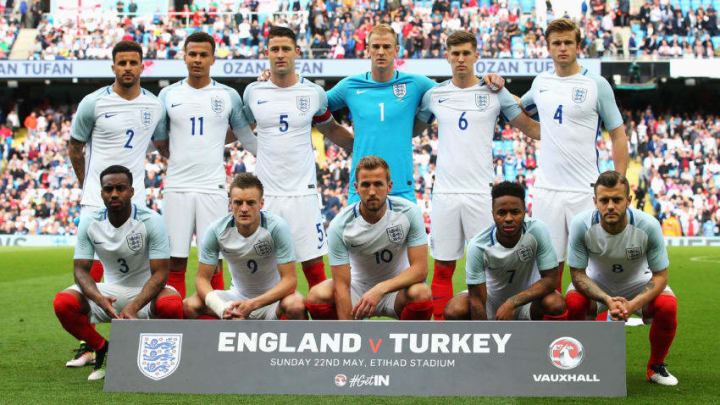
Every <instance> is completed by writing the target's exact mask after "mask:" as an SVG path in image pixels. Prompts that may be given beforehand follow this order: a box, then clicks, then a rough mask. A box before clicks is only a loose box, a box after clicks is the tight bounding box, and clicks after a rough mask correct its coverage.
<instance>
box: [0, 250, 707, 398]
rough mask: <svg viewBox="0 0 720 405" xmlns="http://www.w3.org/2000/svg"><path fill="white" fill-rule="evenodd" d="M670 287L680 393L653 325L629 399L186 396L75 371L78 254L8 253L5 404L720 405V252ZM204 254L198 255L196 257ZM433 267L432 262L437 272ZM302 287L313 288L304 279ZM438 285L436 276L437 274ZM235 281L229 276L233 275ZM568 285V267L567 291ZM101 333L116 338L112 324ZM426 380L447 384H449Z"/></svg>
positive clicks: (634, 342)
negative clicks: (66, 312)
mask: <svg viewBox="0 0 720 405" xmlns="http://www.w3.org/2000/svg"><path fill="white" fill-rule="evenodd" d="M669 252H670V261H671V267H670V285H671V286H672V288H673V290H674V291H675V294H676V295H677V296H678V302H679V308H678V324H679V326H678V332H677V336H676V338H675V341H674V343H673V346H672V348H671V349H670V354H669V356H668V358H667V362H668V365H669V366H668V368H669V369H670V371H671V372H672V373H673V374H674V375H675V376H677V377H678V379H679V380H680V384H679V385H678V386H676V387H660V386H655V385H652V384H649V383H647V382H645V363H646V361H647V358H648V355H649V342H648V327H644V326H639V327H628V328H626V331H627V390H628V398H627V400H617V399H612V400H610V399H578V398H574V399H573V398H566V399H563V398H460V397H450V398H411V397H399V398H396V397H370V396H364V397H334V396H299V395H298V396H293V395H256V396H249V395H185V394H143V393H138V394H127V393H105V392H103V391H102V382H89V381H87V376H88V374H89V373H90V371H91V368H90V367H84V368H81V369H68V368H65V366H64V365H65V362H66V361H67V360H68V359H70V358H71V357H72V354H73V353H72V350H73V349H75V347H76V346H77V342H76V340H75V339H74V338H73V337H72V336H70V335H69V334H68V333H67V332H65V331H64V330H63V329H62V327H61V326H60V324H59V322H58V321H57V319H56V318H55V314H54V312H53V309H52V300H53V297H54V296H55V293H57V292H58V291H60V290H62V289H64V288H65V287H67V286H69V285H70V284H72V282H73V278H72V249H71V248H11V247H4V248H0V291H2V293H0V325H1V326H0V404H25V403H41V404H55V403H73V404H94V403H101V404H106V403H125V404H127V403H131V404H135V403H148V404H165V403H168V404H169V403H172V404H176V403H197V402H201V401H202V402H208V403H213V404H220V403H234V404H237V403H262V404H268V403H292V404H296V403H312V404H317V403H341V402H342V403H362V404H375V403H392V404H426V403H441V402H442V403H447V402H456V403H462V404H467V403H492V404H500V403H505V404H526V403H528V404H535V403H552V404H557V403H608V404H610V403H612V404H615V403H623V402H627V403H633V404H637V403H654V404H657V403H665V404H681V403H687V404H691V403H692V404H710V403H720V367H719V364H718V363H719V362H718V360H720V344H718V343H717V337H716V335H715V333H717V332H718V331H719V330H720V317H718V314H717V308H718V307H720V294H718V291H717V290H716V288H717V287H718V286H719V285H720V249H718V248H709V247H671V248H669ZM192 256H195V257H196V252H195V250H193V252H192V253H191V257H192ZM196 265H197V261H196V260H192V259H191V260H190V263H189V268H188V277H187V280H188V293H191V292H192V291H193V290H194V286H193V279H194V278H193V277H194V273H195V269H196ZM463 268H464V266H463V264H462V263H459V265H458V270H457V271H456V273H455V277H454V285H455V289H456V291H457V290H460V289H464V288H465V286H464V271H463ZM430 269H431V271H432V263H431V267H430ZM298 274H299V277H298V280H299V281H298V290H299V291H300V292H302V293H306V292H307V284H306V282H305V279H304V277H302V275H301V273H298ZM428 279H431V277H428ZM225 280H226V283H227V282H228V281H229V275H228V274H227V271H226V275H225ZM567 283H568V274H567V271H566V272H565V274H564V283H563V284H564V285H565V286H566V285H567ZM98 330H99V331H100V332H101V333H102V334H103V335H104V336H106V337H107V336H109V325H100V326H99V327H98ZM418 383H425V384H427V383H430V384H442V380H436V381H424V382H418Z"/></svg>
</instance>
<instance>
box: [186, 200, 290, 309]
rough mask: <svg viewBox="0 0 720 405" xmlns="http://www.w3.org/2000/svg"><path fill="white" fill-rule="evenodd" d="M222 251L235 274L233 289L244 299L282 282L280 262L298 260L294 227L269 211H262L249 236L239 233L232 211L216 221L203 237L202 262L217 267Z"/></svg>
mask: <svg viewBox="0 0 720 405" xmlns="http://www.w3.org/2000/svg"><path fill="white" fill-rule="evenodd" d="M221 252H222V256H223V258H224V259H225V260H226V261H227V262H228V266H229V270H230V275H231V276H232V285H231V287H230V289H231V290H233V291H235V292H237V294H238V295H239V296H240V297H242V298H241V299H250V298H254V297H257V296H259V295H262V294H264V293H266V292H267V291H268V290H270V289H271V288H272V287H274V286H275V285H276V284H277V283H278V282H280V273H279V272H278V267H277V265H278V264H283V263H288V262H293V261H295V256H294V253H293V252H294V248H293V243H292V235H290V228H289V227H288V225H287V223H286V222H285V220H284V219H282V218H280V217H279V216H277V215H273V214H271V213H269V212H267V211H261V212H260V226H259V227H258V228H257V230H256V231H255V233H253V234H252V235H250V236H249V237H247V238H246V237H244V236H242V235H241V234H240V232H238V230H237V227H236V226H235V218H234V217H233V215H232V214H229V215H226V216H224V217H222V218H219V219H218V220H217V221H215V222H213V223H212V225H210V228H209V229H208V231H207V232H206V233H205V237H204V238H203V242H202V246H201V247H200V253H199V261H200V262H201V263H204V264H209V265H212V266H215V265H216V264H217V262H218V260H219V258H220V253H221Z"/></svg>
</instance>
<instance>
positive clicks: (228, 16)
mask: <svg viewBox="0 0 720 405" xmlns="http://www.w3.org/2000/svg"><path fill="white" fill-rule="evenodd" d="M468 3H469V2H468V1H467V0H464V1H460V0H453V1H450V2H449V10H448V11H449V12H448V13H447V15H443V14H441V13H439V12H438V11H437V10H436V9H435V8H434V7H436V6H437V3H435V2H433V1H430V0H414V1H413V2H403V5H402V6H401V8H400V9H397V10H393V11H392V15H399V16H400V17H401V18H403V19H405V20H403V21H406V20H407V19H408V18H409V17H410V16H411V15H413V9H414V10H416V11H419V10H424V11H423V12H421V13H416V14H417V15H416V21H415V24H417V23H420V24H421V25H420V28H422V29H421V30H420V33H419V35H420V36H421V37H430V35H431V34H430V30H429V28H428V27H432V20H433V18H434V17H439V18H440V20H441V23H442V25H443V27H445V26H446V25H447V24H448V22H449V21H450V20H451V19H452V18H454V17H455V16H457V18H460V19H461V21H462V22H464V23H465V26H464V27H479V29H478V31H477V35H478V39H481V40H482V41H480V42H482V43H483V45H484V49H483V51H484V55H485V56H486V57H502V56H507V55H506V54H505V55H500V54H499V46H498V45H499V44H500V43H503V46H504V48H505V49H511V51H512V56H513V57H521V58H522V57H527V58H535V57H537V52H533V48H534V44H533V42H534V41H537V40H541V39H542V31H541V30H537V31H535V32H533V33H532V34H529V33H528V32H524V31H523V32H522V36H516V37H514V38H512V43H508V42H507V41H510V39H509V38H503V36H502V35H497V34H498V32H497V30H498V28H497V27H498V24H499V23H500V22H501V21H500V18H498V15H505V14H507V13H508V12H513V11H514V10H519V12H520V14H521V15H519V16H513V15H511V16H510V17H512V18H516V17H517V18H519V21H518V23H519V25H520V26H521V27H522V26H523V23H524V21H525V19H527V18H535V17H534V16H533V14H532V13H533V12H534V7H535V1H534V0H510V1H507V2H502V4H507V7H508V8H509V11H502V10H498V9H497V7H498V6H497V2H490V1H489V0H480V1H476V3H477V4H478V7H479V8H474V7H467V5H468ZM716 3H720V0H712V1H710V0H702V1H700V0H697V1H690V0H675V1H673V2H671V3H670V5H671V6H672V7H675V8H677V9H680V10H681V11H682V12H683V15H687V13H688V11H689V10H697V9H699V8H700V7H703V9H706V8H707V7H708V6H710V5H713V6H715V7H716V9H717V6H718V5H720V4H716ZM211 4H213V2H209V1H207V0H204V1H196V2H195V5H196V6H197V7H198V9H197V11H190V10H187V11H185V12H183V13H179V14H177V13H169V14H163V15H152V16H151V15H138V16H136V17H133V18H129V17H127V16H122V17H120V16H118V15H117V13H116V12H115V11H114V10H103V11H100V12H98V13H97V14H92V15H90V14H85V15H84V16H83V17H82V18H80V19H79V20H76V21H67V20H65V19H59V18H53V16H48V17H47V18H46V20H45V21H43V22H42V23H41V24H40V27H39V36H38V39H39V43H40V47H36V49H35V51H34V52H32V54H31V56H30V58H31V59H38V60H47V59H54V58H58V59H93V58H107V57H108V55H106V53H103V52H99V51H98V49H107V48H109V47H110V45H111V44H112V43H113V42H114V41H117V40H119V39H120V38H123V37H126V38H132V39H135V40H137V41H139V42H142V43H143V45H144V48H145V51H146V57H150V58H156V59H166V58H178V57H180V56H181V51H182V50H181V49H176V48H175V47H174V46H171V45H169V44H168V42H169V41H172V42H175V43H177V42H178V41H181V40H182V39H183V38H184V37H186V36H187V35H189V34H190V33H192V32H194V31H196V30H204V31H206V32H208V33H210V34H216V35H217V41H218V43H225V44H226V45H227V47H228V49H229V51H230V52H229V56H228V57H241V56H240V53H239V49H240V43H241V42H243V43H245V44H246V45H249V46H250V47H251V49H252V53H251V54H250V55H249V56H245V57H251V58H252V57H257V52H258V49H262V46H258V45H262V44H263V43H264V42H265V38H264V33H265V32H266V30H264V29H263V28H264V25H268V24H284V25H288V24H289V25H290V26H292V27H293V28H294V29H295V30H296V32H297V33H298V36H299V37H300V38H301V40H300V47H301V49H302V52H303V56H304V57H314V58H327V57H336V53H335V52H329V48H324V49H322V51H320V52H312V51H311V49H310V45H311V44H312V40H313V38H314V35H315V34H316V33H318V32H319V33H320V34H321V35H322V36H324V39H325V41H327V40H328V39H329V37H330V35H331V33H332V32H333V30H335V29H337V30H338V32H341V35H340V41H341V43H342V44H343V45H344V46H346V51H345V54H344V55H343V57H344V58H353V57H356V58H363V57H365V56H366V55H365V54H364V53H363V52H359V53H355V52H348V51H349V50H350V48H348V47H349V46H350V45H348V40H349V39H350V38H351V36H352V35H351V34H352V31H349V32H345V30H343V28H342V24H343V23H344V16H345V15H352V16H353V26H354V28H357V27H359V26H361V25H363V24H362V23H363V22H367V21H374V20H375V18H376V17H377V16H381V17H382V16H383V13H385V12H386V11H385V10H384V9H383V8H382V7H380V8H379V9H374V8H373V5H374V4H377V3H375V2H365V1H361V2H355V3H354V4H353V7H352V9H348V8H346V7H344V6H341V7H339V8H337V9H336V10H334V11H333V12H332V13H325V14H326V16H327V22H323V26H322V27H316V26H315V25H316V23H317V21H315V20H316V17H317V15H318V12H317V11H316V10H314V9H313V7H314V4H315V3H314V2H309V1H308V0H301V1H298V2H294V1H293V2H292V4H289V6H288V7H287V8H282V9H280V8H279V7H281V6H280V5H281V4H283V3H282V2H276V3H272V4H273V5H274V6H275V7H276V9H275V10H274V11H273V10H269V9H268V8H267V6H268V4H264V6H263V8H262V9H258V8H256V9H250V8H243V7H244V6H240V9H236V10H232V9H230V8H227V9H225V10H222V11H217V12H215V11H212V12H210V9H208V8H207V7H208V6H209V5H211ZM250 4H251V5H255V6H257V4H259V3H256V2H253V3H250ZM295 6H297V7H299V10H298V12H297V13H296V12H294V11H293V7H295ZM326 7H327V5H326ZM288 10H289V11H291V13H289V11H288ZM483 10H491V12H496V13H497V14H494V15H490V16H487V15H484V14H483V13H484V12H486V11H483ZM500 11H502V12H500ZM243 16H250V18H251V20H252V19H254V20H257V24H258V25H257V27H258V28H259V30H258V29H256V28H253V29H252V31H251V32H252V33H253V36H251V37H250V38H244V39H243V40H238V38H239V35H240V25H239V22H240V21H241V20H242V19H243V18H244V17H243ZM320 20H322V18H321V19H320ZM320 20H318V21H320ZM76 22H79V26H75V25H76ZM356 22H358V24H355V23H356ZM579 22H580V24H581V26H582V28H584V29H586V31H587V32H586V34H587V35H590V34H592V35H591V37H599V36H601V35H602V32H601V31H600V30H599V27H601V18H600V17H599V16H589V17H588V19H582V20H579ZM630 27H631V31H632V32H633V33H635V34H636V38H637V40H638V41H642V39H643V38H647V37H648V32H649V31H648V24H644V23H643V22H642V21H641V20H640V19H639V18H635V17H633V16H631V25H630ZM655 29H661V30H664V31H661V32H660V34H662V35H661V37H665V36H671V34H672V33H671V32H669V31H668V30H666V27H665V25H660V26H659V27H655ZM108 32H109V33H110V35H108ZM718 32H720V30H718V29H716V30H714V31H710V32H706V30H694V31H693V32H690V34H691V35H690V36H689V37H687V38H686V40H687V41H688V42H689V43H690V44H693V45H694V38H696V37H699V38H704V35H705V34H708V33H710V34H717V33H718ZM1 33H2V28H0V34H1ZM448 34H449V31H448V30H447V29H444V30H443V33H442V34H441V36H440V38H437V41H439V42H440V45H441V47H442V48H444V46H442V45H443V43H444V40H445V38H446V36H447V35H448ZM400 37H401V43H402V46H403V53H402V54H401V55H403V57H407V58H421V57H431V56H432V54H431V52H429V48H426V49H424V50H415V51H413V52H412V53H409V54H407V55H406V54H405V53H404V51H405V49H406V48H407V47H406V44H405V43H404V42H402V41H403V40H404V39H405V38H404V37H403V36H402V35H400ZM617 37H618V38H620V36H617ZM418 42H420V41H418ZM422 43H423V46H425V47H428V46H432V45H433V43H432V42H431V41H422ZM711 43H712V46H713V50H711V51H710V52H707V51H706V52H704V53H705V55H699V56H698V55H695V56H698V57H705V56H706V55H707V54H713V51H714V49H717V46H718V43H720V42H719V41H718V40H717V39H715V38H713V40H712V41H711ZM595 46H596V44H595V43H594V42H590V43H589V44H588V45H587V48H584V49H583V50H582V52H581V57H584V56H596V54H597V53H596V50H595ZM0 47H1V46H0ZM638 47H639V49H638V53H637V56H646V55H647V56H658V54H657V50H647V51H646V49H645V48H647V46H643V44H641V43H640V44H638ZM615 48H617V49H621V48H622V45H621V44H620V43H617V44H616V47H615ZM615 48H613V49H612V50H609V51H608V50H606V51H605V52H604V53H603V55H602V56H603V57H613V56H614V55H612V53H614V52H616V51H615ZM156 50H157V51H156ZM695 51H696V50H695V49H694V47H693V52H695ZM684 52H686V50H685V49H684V47H681V49H680V52H679V54H678V55H674V56H677V57H685V56H686V55H684ZM443 53H444V49H442V51H441V53H440V55H439V56H441V57H442V56H443ZM608 53H610V55H608Z"/></svg>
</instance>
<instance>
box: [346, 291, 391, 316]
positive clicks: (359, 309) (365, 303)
mask: <svg viewBox="0 0 720 405" xmlns="http://www.w3.org/2000/svg"><path fill="white" fill-rule="evenodd" d="M382 297H383V294H382V292H381V291H378V290H377V289H375V288H371V289H370V290H368V292H366V293H365V294H363V296H362V298H360V301H358V302H357V304H355V307H353V310H352V316H353V318H355V319H364V318H367V317H369V316H371V315H372V314H373V313H375V308H377V304H378V303H379V302H380V300H381V299H382Z"/></svg>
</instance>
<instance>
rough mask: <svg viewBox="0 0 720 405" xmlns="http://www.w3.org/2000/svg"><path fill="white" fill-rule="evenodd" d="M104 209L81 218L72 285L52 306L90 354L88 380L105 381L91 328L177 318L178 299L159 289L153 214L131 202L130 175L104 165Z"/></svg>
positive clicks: (163, 251)
mask: <svg viewBox="0 0 720 405" xmlns="http://www.w3.org/2000/svg"><path fill="white" fill-rule="evenodd" d="M99 178H100V182H101V185H102V188H101V190H102V191H101V196H102V200H103V203H104V205H105V207H107V208H106V209H104V210H103V209H100V210H97V211H94V212H91V213H89V214H87V215H84V216H83V217H82V219H81V220H80V226H79V228H78V235H77V245H76V246H75V260H74V264H73V267H74V275H75V285H73V286H71V287H69V288H68V289H66V290H63V291H61V292H59V293H58V294H57V295H56V296H55V300H54V301H53V306H54V308H55V314H56V315H57V317H58V319H59V320H60V323H61V324H62V326H63V328H65V330H67V331H68V332H69V333H70V334H71V335H73V336H75V337H76V338H78V339H82V340H84V341H86V342H87V344H88V345H89V346H90V347H91V348H92V349H93V350H95V351H96V353H97V356H96V357H95V367H94V369H93V371H92V373H91V374H90V376H89V377H88V380H100V379H102V378H104V377H105V370H104V368H103V363H104V360H105V355H106V354H107V351H108V345H109V342H108V341H107V340H106V339H105V338H103V337H102V336H100V334H99V333H97V332H96V331H95V329H94V328H92V327H91V326H90V325H91V324H96V323H99V322H110V321H111V320H112V319H138V318H140V319H148V318H168V319H181V318H182V300H181V298H180V296H179V295H178V294H177V292H176V291H174V290H173V289H171V288H167V287H165V283H166V282H167V277H168V259H169V257H170V249H169V247H168V240H167V232H166V231H165V225H164V224H163V221H162V218H160V215H158V214H157V213H156V212H155V211H152V210H150V209H148V208H145V207H143V206H138V205H136V204H133V203H132V201H131V200H132V197H133V194H134V189H133V187H132V184H133V175H132V172H131V171H130V170H129V169H128V168H126V167H124V166H118V165H114V166H110V167H108V168H107V169H105V170H103V171H102V173H100V175H99ZM95 254H97V255H98V256H99V257H100V261H101V262H102V263H103V266H104V267H105V269H107V272H106V274H105V282H104V283H96V282H95V280H93V278H92V276H91V275H90V267H91V266H92V260H93V256H94V255H95Z"/></svg>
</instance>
